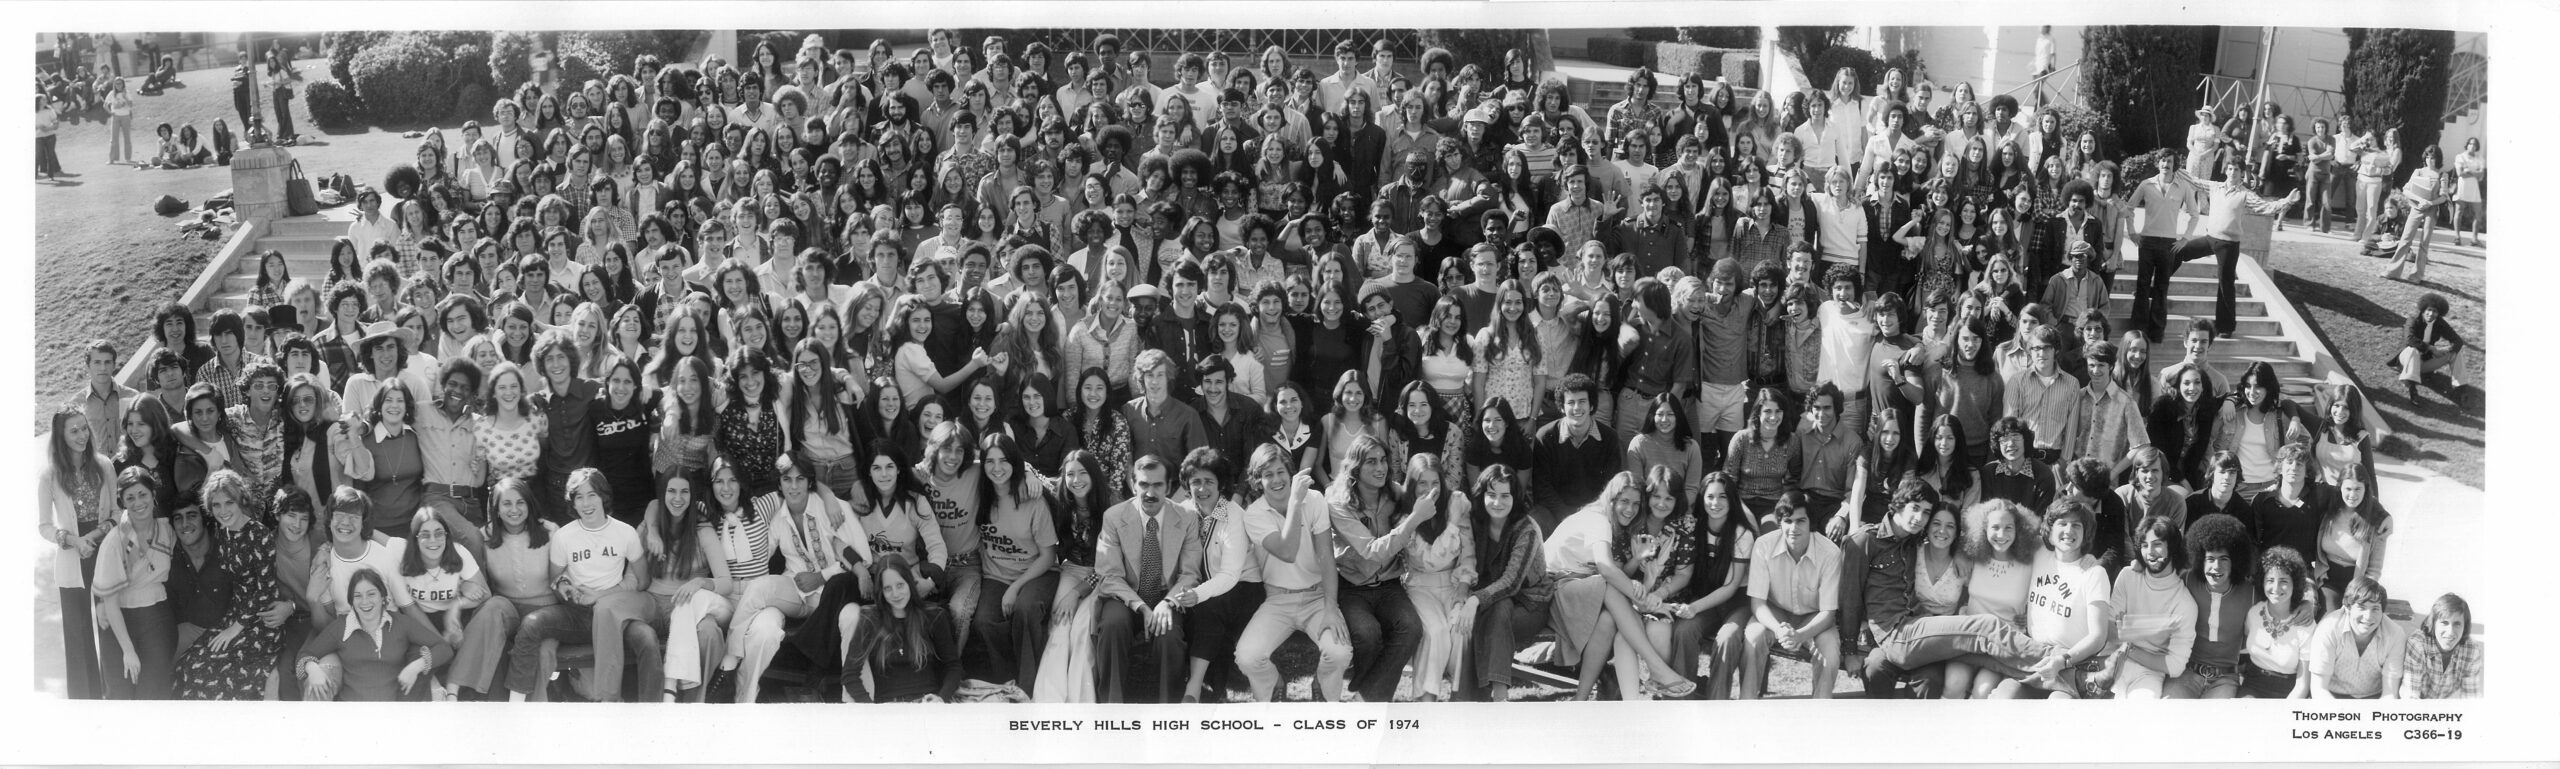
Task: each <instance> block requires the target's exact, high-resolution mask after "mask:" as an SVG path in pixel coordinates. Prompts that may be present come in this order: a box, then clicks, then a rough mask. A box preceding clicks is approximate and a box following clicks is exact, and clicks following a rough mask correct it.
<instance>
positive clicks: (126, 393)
mask: <svg viewBox="0 0 2560 769" xmlns="http://www.w3.org/2000/svg"><path fill="white" fill-rule="evenodd" d="M107 388H108V389H107V393H106V394H105V395H99V394H98V383H97V382H96V381H95V380H92V381H90V382H89V383H88V386H85V387H82V388H80V415H81V416H83V417H86V418H88V420H89V442H90V445H92V446H107V445H114V441H115V440H118V438H111V437H109V436H122V435H124V428H123V420H124V405H125V404H127V403H131V402H133V399H135V398H140V397H142V392H141V391H139V390H135V389H133V388H131V387H126V386H124V385H123V384H120V383H116V382H108V383H107ZM225 402H226V403H228V402H229V401H225ZM98 453H101V454H113V453H115V452H112V451H104V452H98Z"/></svg>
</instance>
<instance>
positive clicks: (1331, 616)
mask: <svg viewBox="0 0 2560 769" xmlns="http://www.w3.org/2000/svg"><path fill="white" fill-rule="evenodd" d="M1245 477H1246V479H1247V481H1248V486H1249V488H1250V489H1251V491H1249V492H1248V493H1253V494H1256V495H1257V498H1256V499H1255V500H1254V502H1253V504H1252V505H1250V506H1247V507H1246V508H1245V510H1244V531H1245V539H1246V540H1247V542H1248V543H1249V544H1250V545H1251V546H1252V549H1251V551H1250V552H1251V553H1252V557H1253V558H1255V559H1257V560H1258V561H1259V562H1260V564H1261V567H1262V580H1263V590H1264V594H1265V597H1264V598H1263V601H1262V605H1261V606H1260V607H1258V608H1256V609H1254V612H1253V619H1251V620H1249V621H1247V622H1246V623H1245V626H1244V629H1243V630H1242V631H1239V632H1238V633H1237V634H1236V667H1238V668H1240V669H1242V670H1243V671H1244V674H1245V678H1246V680H1247V681H1248V682H1249V686H1250V691H1248V692H1246V694H1247V695H1248V696H1250V697H1251V698H1253V699H1256V700H1259V699H1263V698H1272V699H1275V700H1276V699H1277V698H1278V696H1279V687H1280V683H1281V680H1280V668H1279V667H1278V666H1277V665H1274V664H1272V662H1271V653H1272V652H1273V651H1274V650H1277V649H1279V648H1280V644H1281V642H1283V641H1287V640H1289V635H1290V634H1291V633H1299V632H1303V633H1305V634H1307V638H1308V639H1309V640H1311V641H1314V642H1315V644H1316V649H1317V655H1318V657H1317V662H1316V680H1315V690H1314V694H1315V698H1316V700H1317V701H1320V702H1331V701H1334V700H1337V699H1340V698H1341V697H1342V687H1343V673H1344V671H1346V670H1349V669H1350V667H1351V633H1350V631H1349V630H1347V629H1345V628H1344V627H1343V623H1342V612H1341V610H1340V609H1338V608H1335V603H1334V592H1335V591H1336V590H1337V589H1338V588H1337V583H1336V581H1335V580H1334V578H1333V574H1334V571H1333V547H1332V536H1331V535H1330V534H1329V533H1328V532H1330V531H1331V530H1332V526H1331V521H1332V519H1333V516H1332V514H1331V511H1330V510H1329V509H1328V508H1327V506H1326V505H1325V501H1324V497H1323V495H1321V494H1311V493H1309V492H1310V491H1312V490H1313V489H1314V487H1315V474H1314V473H1313V471H1309V470H1302V471H1298V472H1295V473H1292V472H1290V452H1289V451H1288V450H1286V449H1282V448H1280V446H1279V445H1278V444H1273V443H1265V444H1263V445H1262V446H1261V447H1260V448H1256V449H1254V451H1253V461H1252V462H1251V463H1250V464H1249V465H1248V466H1247V467H1246V469H1245ZM1541 616H1543V615H1541ZM1479 627H1481V625H1479ZM1503 660H1504V662H1505V667H1506V668H1507V667H1508V662H1509V660H1510V657H1509V656H1508V655H1506V656H1504V657H1503Z"/></svg>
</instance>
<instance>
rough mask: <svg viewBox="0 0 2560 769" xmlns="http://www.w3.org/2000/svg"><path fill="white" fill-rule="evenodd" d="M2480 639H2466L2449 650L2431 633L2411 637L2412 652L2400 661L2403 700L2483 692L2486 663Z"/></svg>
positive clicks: (2450, 697)
mask: <svg viewBox="0 0 2560 769" xmlns="http://www.w3.org/2000/svg"><path fill="white" fill-rule="evenodd" d="M2483 653H2484V652H2482V651H2481V650H2480V640H2479V639H2477V638H2466V639H2463V641H2462V644H2461V645H2459V646H2455V647H2453V649H2452V650H2450V651H2448V650H2446V649H2445V648H2444V647H2443V646H2439V645H2437V644H2436V639H2435V638H2434V637H2432V635H2430V634H2424V633H2421V634H2415V635H2411V636H2410V637H2409V652H2408V654H2407V656H2405V657H2403V658H2402V659H2401V661H2400V698H2401V699H2404V700H2453V699H2472V698H2476V697H2479V696H2480V671H2481V670H2483V669H2484V668H2485V667H2486V666H2485V665H2484V664H2483V661H2482V659H2481V655H2482V654H2483Z"/></svg>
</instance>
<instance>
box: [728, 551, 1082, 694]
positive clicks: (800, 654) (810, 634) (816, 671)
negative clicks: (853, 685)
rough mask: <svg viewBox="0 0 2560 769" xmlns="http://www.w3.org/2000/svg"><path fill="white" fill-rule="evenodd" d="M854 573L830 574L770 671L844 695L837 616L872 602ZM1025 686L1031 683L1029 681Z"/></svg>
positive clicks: (841, 635)
mask: <svg viewBox="0 0 2560 769" xmlns="http://www.w3.org/2000/svg"><path fill="white" fill-rule="evenodd" d="M854 574H855V572H851V571H848V572H845V573H843V574H838V575H835V576H833V577H829V578H827V586H826V587H822V588H819V589H818V605H817V608H815V609H811V610H810V611H809V619H808V620H806V621H803V622H801V623H800V625H799V627H795V628H792V629H791V632H790V634H789V635H786V636H784V637H783V640H782V648H780V649H776V650H774V654H773V662H772V663H771V664H768V665H766V666H765V672H766V674H767V675H771V674H772V673H773V672H774V671H777V670H782V671H793V672H805V673H807V674H809V676H810V678H811V679H813V680H815V681H817V682H818V684H819V686H818V690H819V692H821V693H822V695H823V696H824V697H825V698H826V699H827V701H829V702H835V701H837V700H839V699H841V698H842V697H843V696H844V687H843V686H841V685H840V684H841V681H842V680H843V678H842V676H843V674H844V660H842V659H840V658H838V657H837V656H836V655H838V654H840V653H842V652H840V651H839V650H840V649H842V648H844V631H843V629H842V628H840V627H838V625H837V624H836V619H837V618H838V617H839V616H841V615H842V614H843V612H844V611H845V610H847V609H851V610H854V611H860V610H861V607H862V606H863V605H864V604H866V603H868V601H866V600H864V599H863V597H862V586H861V583H860V582H858V581H857V579H856V577H855V576H854ZM1024 590H1026V591H1028V590H1029V588H1024ZM1052 597H1053V596H1041V597H1040V600H1042V601H1044V602H1045V601H1048V600H1049V599H1050V598H1052ZM1014 613H1015V614H1021V613H1022V610H1021V609H1015V610H1014ZM1043 632H1046V631H1045V630H1044V631H1043ZM1032 669H1033V670H1035V671H1036V670H1038V669H1039V665H1037V664H1034V665H1032ZM1022 688H1024V689H1029V688H1031V686H1030V684H1027V683H1026V684H1024V685H1023V687H1022Z"/></svg>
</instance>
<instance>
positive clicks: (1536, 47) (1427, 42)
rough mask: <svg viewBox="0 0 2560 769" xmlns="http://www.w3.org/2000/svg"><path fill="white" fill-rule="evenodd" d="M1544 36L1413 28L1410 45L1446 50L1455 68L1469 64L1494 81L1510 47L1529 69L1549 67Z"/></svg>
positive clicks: (1530, 32) (1520, 31)
mask: <svg viewBox="0 0 2560 769" xmlns="http://www.w3.org/2000/svg"><path fill="white" fill-rule="evenodd" d="M1546 34H1547V33H1546V31H1545V30H1539V29H1417V30H1414V37H1415V40H1414V44H1416V45H1420V46H1423V47H1426V48H1429V47H1438V48H1445V49H1448V51H1449V53H1450V55H1452V56H1456V57H1457V59H1458V64H1459V66H1465V65H1468V64H1473V65H1476V66H1478V67H1481V68H1483V69H1484V70H1485V71H1486V72H1488V73H1492V74H1493V75H1494V77H1495V78H1496V79H1498V78H1499V77H1500V73H1501V72H1502V54H1503V52H1505V51H1509V50H1511V49H1513V48H1518V49H1521V50H1523V51H1527V52H1528V53H1529V55H1530V56H1531V57H1532V61H1531V62H1530V65H1531V68H1532V69H1535V70H1537V71H1539V72H1545V71H1547V70H1549V69H1551V68H1553V67H1554V66H1555V61H1554V60H1553V57H1552V56H1550V55H1548V53H1547V47H1546V45H1544V42H1545V40H1544V39H1545V36H1546ZM1594 42H1597V41H1596V40H1595V41H1594Z"/></svg>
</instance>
